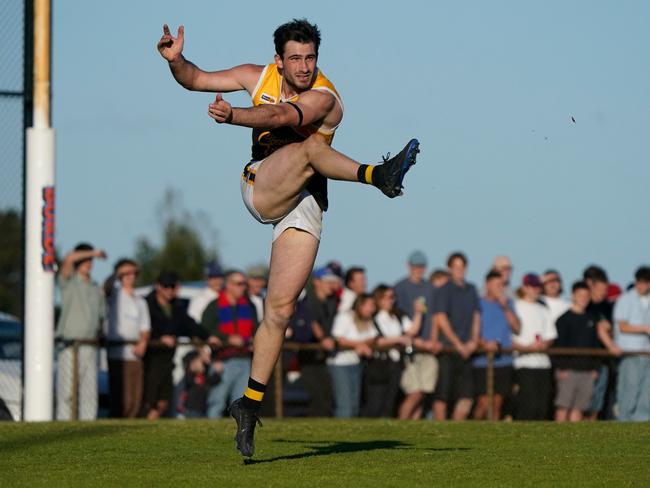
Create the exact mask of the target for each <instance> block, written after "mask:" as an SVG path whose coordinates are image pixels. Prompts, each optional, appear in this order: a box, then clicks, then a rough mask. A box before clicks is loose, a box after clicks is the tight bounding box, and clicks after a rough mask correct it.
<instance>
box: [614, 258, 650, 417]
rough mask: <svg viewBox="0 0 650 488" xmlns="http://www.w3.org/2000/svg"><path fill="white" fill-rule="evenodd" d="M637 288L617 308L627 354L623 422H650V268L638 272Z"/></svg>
mask: <svg viewBox="0 0 650 488" xmlns="http://www.w3.org/2000/svg"><path fill="white" fill-rule="evenodd" d="M634 277H635V283H634V288H633V289H631V290H630V291H628V292H626V293H624V294H623V295H622V296H621V298H619V300H618V301H617V302H616V305H615V307H614V322H615V327H614V337H615V338H616V344H617V345H618V346H619V347H620V348H621V349H623V350H624V351H625V352H626V353H646V354H645V355H635V354H631V355H626V356H625V357H624V358H623V359H622V360H621V363H620V365H619V369H618V384H617V389H616V391H617V398H618V411H619V414H618V418H619V420H635V421H643V420H650V356H648V355H647V353H649V352H650V267H647V266H641V267H640V268H639V269H638V270H637V271H636V273H635V275H634Z"/></svg>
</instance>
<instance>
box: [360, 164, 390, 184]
mask: <svg viewBox="0 0 650 488" xmlns="http://www.w3.org/2000/svg"><path fill="white" fill-rule="evenodd" d="M381 166H382V165H381V164H379V165H377V166H373V165H372V164H360V165H359V168H358V169H357V179H358V180H359V181H360V182H361V183H365V184H367V185H374V186H381V185H383V183H384V172H383V171H382V169H383V168H382V167H381Z"/></svg>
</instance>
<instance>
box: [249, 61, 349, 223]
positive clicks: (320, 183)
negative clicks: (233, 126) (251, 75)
mask: <svg viewBox="0 0 650 488" xmlns="http://www.w3.org/2000/svg"><path fill="white" fill-rule="evenodd" d="M282 81H283V78H282V75H281V74H280V72H279V71H278V67H277V66H276V65H275V64H269V65H267V66H266V67H265V68H264V70H263V71H262V74H261V75H260V78H259V80H258V81H257V85H256V86H255V90H253V93H252V95H251V97H252V99H253V105H254V106H257V105H262V104H265V103H268V104H274V105H275V104H278V103H282V102H296V101H297V100H298V99H299V98H300V95H299V94H298V95H295V96H293V97H291V98H289V99H284V98H283V97H282ZM311 89H312V90H322V91H326V92H328V93H331V94H332V95H333V96H334V98H336V101H337V102H338V104H339V105H340V106H341V110H343V103H342V102H341V98H340V97H339V94H338V92H337V91H336V88H334V85H333V84H332V83H331V82H330V81H329V80H328V79H327V78H326V77H325V75H323V73H322V72H321V71H320V70H318V73H317V75H316V80H315V81H314V83H313V85H312V87H311ZM339 125H340V123H339ZM337 128H338V125H337V126H336V127H334V128H333V129H330V130H325V129H323V128H322V127H318V126H317V125H314V124H310V125H305V126H303V127H278V128H277V129H253V149H252V159H253V160H255V161H259V160H261V159H264V158H266V157H268V156H269V155H270V154H272V153H273V152H275V151H277V150H278V149H279V148H281V147H283V146H286V145H287V144H291V143H293V142H301V141H304V140H305V139H307V137H309V136H310V135H312V134H315V133H319V134H321V135H322V136H323V137H325V140H326V141H327V143H328V144H330V145H331V144H332V140H333V139H334V133H335V132H336V129H337ZM307 191H308V192H309V193H311V194H312V195H313V196H314V198H315V199H316V201H317V202H318V205H319V206H320V207H321V209H323V210H327V178H325V177H324V176H322V175H320V174H318V173H317V174H315V175H314V176H313V177H312V178H311V180H309V183H308V184H307Z"/></svg>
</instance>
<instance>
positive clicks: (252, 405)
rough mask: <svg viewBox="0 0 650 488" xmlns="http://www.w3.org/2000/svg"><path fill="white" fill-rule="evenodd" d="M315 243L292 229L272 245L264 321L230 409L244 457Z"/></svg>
mask: <svg viewBox="0 0 650 488" xmlns="http://www.w3.org/2000/svg"><path fill="white" fill-rule="evenodd" d="M318 244H319V241H318V239H316V237H314V236H313V235H312V234H310V233H308V232H305V231H302V230H298V229H295V228H289V229H287V230H285V231H284V232H283V233H282V234H281V235H280V237H278V238H277V239H276V240H275V242H274V243H273V248H272V250H271V266H270V270H269V282H268V287H267V295H266V301H265V309H264V320H262V323H261V324H260V326H259V328H258V329H257V333H256V334H255V341H254V345H253V364H252V367H251V377H250V379H249V383H248V388H247V389H246V392H244V396H243V397H242V398H240V399H239V400H235V402H233V404H232V406H231V415H232V416H233V418H234V419H235V420H236V421H237V433H236V435H235V440H236V441H237V449H239V451H240V452H241V453H242V455H244V456H252V455H253V452H254V433H255V425H256V424H257V422H258V421H259V419H258V411H259V407H260V406H261V403H262V399H263V397H264V392H265V390H266V385H267V383H268V381H269V378H270V377H271V374H272V372H273V368H274V367H275V363H276V361H277V359H278V356H279V354H280V351H281V349H282V342H283V341H284V333H285V331H286V329H287V326H288V324H289V319H290V318H291V315H292V314H293V312H294V309H295V305H296V300H297V299H298V295H300V292H301V291H302V289H303V288H304V286H305V283H306V282H307V280H308V278H309V275H310V274H311V271H312V269H313V268H314V261H315V259H316V253H317V251H318Z"/></svg>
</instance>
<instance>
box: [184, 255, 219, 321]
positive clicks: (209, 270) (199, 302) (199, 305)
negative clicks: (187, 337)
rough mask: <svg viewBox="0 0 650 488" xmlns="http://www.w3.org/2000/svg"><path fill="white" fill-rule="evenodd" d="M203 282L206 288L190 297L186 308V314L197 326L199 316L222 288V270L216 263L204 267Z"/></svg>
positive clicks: (199, 319)
mask: <svg viewBox="0 0 650 488" xmlns="http://www.w3.org/2000/svg"><path fill="white" fill-rule="evenodd" d="M205 282H206V287H205V288H203V289H202V290H201V291H200V292H199V293H197V294H196V295H195V296H194V297H192V299H191V300H190V304H189V305H188V307H187V314H188V315H189V316H190V317H192V318H193V319H194V321H195V322H196V323H197V324H200V323H201V316H202V315H203V311H204V310H205V307H207V306H208V303H210V302H211V301H213V300H216V299H217V297H218V296H219V292H220V291H221V288H222V287H223V270H222V269H221V266H219V263H217V262H216V261H210V262H209V263H208V264H207V266H206V267H205Z"/></svg>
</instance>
